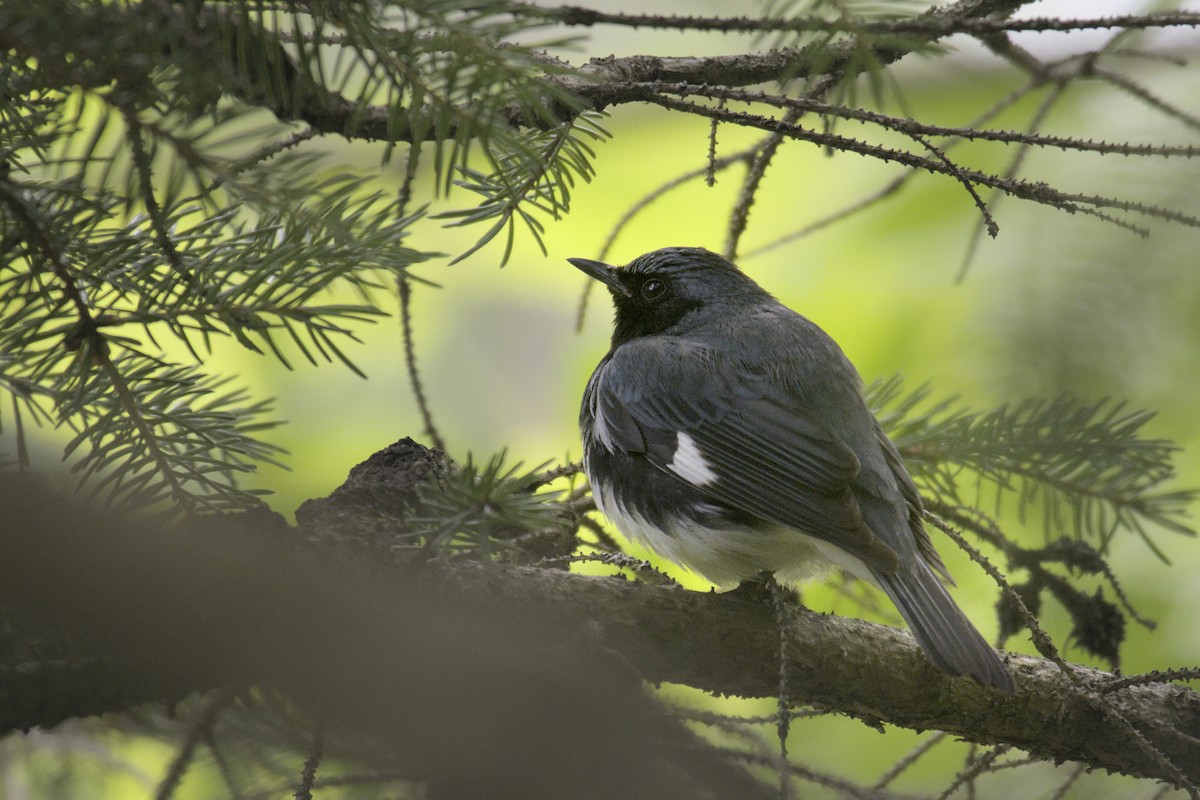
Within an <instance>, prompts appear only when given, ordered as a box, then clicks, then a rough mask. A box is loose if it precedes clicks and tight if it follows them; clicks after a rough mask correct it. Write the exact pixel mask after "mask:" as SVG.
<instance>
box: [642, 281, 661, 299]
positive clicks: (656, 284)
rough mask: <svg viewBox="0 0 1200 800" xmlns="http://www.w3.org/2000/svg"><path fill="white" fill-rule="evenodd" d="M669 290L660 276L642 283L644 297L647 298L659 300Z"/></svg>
mask: <svg viewBox="0 0 1200 800" xmlns="http://www.w3.org/2000/svg"><path fill="white" fill-rule="evenodd" d="M666 291H667V285H666V284H665V283H663V282H662V281H660V280H659V279H658V278H651V279H650V280H648V281H646V282H645V283H643V284H642V297H644V298H646V299H647V300H657V299H658V298H660V297H662V296H663V293H664V292H666Z"/></svg>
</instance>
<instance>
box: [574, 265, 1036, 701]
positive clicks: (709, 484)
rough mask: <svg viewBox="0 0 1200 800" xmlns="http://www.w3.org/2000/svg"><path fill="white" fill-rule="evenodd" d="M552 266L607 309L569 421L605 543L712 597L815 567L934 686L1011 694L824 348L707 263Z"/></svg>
mask: <svg viewBox="0 0 1200 800" xmlns="http://www.w3.org/2000/svg"><path fill="white" fill-rule="evenodd" d="M569 261H570V262H571V263H572V264H574V265H575V266H576V267H578V268H579V269H581V270H583V272H585V273H586V274H587V275H589V276H591V277H592V278H595V279H596V280H598V281H600V282H601V283H603V284H604V285H605V286H607V287H608V289H609V291H610V293H611V294H612V298H613V304H614V306H615V308H616V316H615V324H614V329H613V337H612V348H611V349H610V350H609V351H608V354H607V355H606V356H605V357H604V359H603V360H602V361H601V362H600V365H599V366H598V367H597V368H596V371H595V373H594V374H593V375H592V377H591V380H590V381H588V384H587V389H586V390H585V392H584V396H583V407H582V409H581V411H580V417H579V421H580V428H581V431H582V434H583V463H584V469H585V471H586V472H587V475H588V479H589V480H590V481H591V484H592V494H593V496H594V497H595V500H596V505H597V506H598V507H599V508H600V510H601V511H603V512H604V514H605V515H606V516H608V518H609V519H610V520H611V521H612V522H613V523H614V524H615V525H616V526H617V528H618V529H620V530H621V532H622V533H624V534H625V535H626V536H628V537H630V538H631V539H633V540H636V541H638V542H641V543H642V544H645V545H646V546H648V547H649V548H650V549H651V550H654V551H655V552H657V553H658V554H659V555H661V556H663V557H665V558H667V559H669V560H671V561H673V562H675V563H677V564H680V565H682V566H684V567H687V568H688V569H690V570H692V571H694V572H696V573H698V574H699V575H701V576H703V577H704V578H706V579H708V580H709V581H711V582H712V583H714V584H716V585H717V586H718V587H722V588H729V587H732V586H735V585H736V584H738V583H739V582H740V581H743V580H747V579H750V578H754V577H755V576H756V575H758V574H759V573H760V572H762V571H767V572H771V573H774V574H775V575H776V577H777V578H778V579H779V580H780V581H782V582H783V583H791V582H794V581H796V580H799V579H801V578H804V577H808V576H809V575H811V574H813V573H814V572H816V571H819V570H820V568H821V562H822V561H823V562H825V563H832V564H833V565H834V566H837V567H841V568H843V569H845V570H847V571H848V572H850V573H851V574H853V575H855V576H857V577H859V578H862V579H864V580H867V581H869V582H870V583H872V584H874V585H875V586H878V587H879V588H880V589H882V590H883V591H884V592H885V593H886V594H887V596H888V597H890V598H891V600H892V602H893V603H895V604H896V607H897V608H898V609H899V611H900V614H901V616H903V617H904V620H905V621H906V622H907V623H908V626H909V628H910V629H911V630H912V632H913V634H914V635H915V636H916V639H917V642H918V643H920V645H921V647H922V649H923V650H924V651H925V653H926V654H927V655H928V656H929V658H930V660H931V661H932V662H933V663H934V664H935V665H936V666H937V667H938V668H940V669H941V670H942V671H944V672H946V673H949V674H951V675H968V676H970V677H972V678H974V679H976V680H978V681H980V682H981V683H984V684H986V685H988V686H993V687H996V688H997V689H1000V690H1001V691H1005V692H1012V691H1014V683H1013V679H1012V676H1011V674H1010V673H1009V671H1008V669H1007V668H1006V667H1005V666H1004V664H1003V663H1002V662H1001V660H1000V657H999V655H998V654H997V653H996V651H995V650H993V649H992V648H991V647H990V646H989V645H988V643H987V642H986V641H984V639H983V637H982V636H980V634H979V632H978V631H977V630H976V629H975V627H974V626H973V625H972V624H971V622H970V620H968V619H967V617H966V615H965V614H963V612H962V610H961V609H959V607H958V606H957V605H956V604H955V602H954V601H953V600H952V599H951V598H950V595H949V594H947V592H946V589H945V588H944V587H943V585H942V579H945V580H946V581H947V582H951V581H950V576H949V574H948V573H947V572H946V568H945V566H944V565H943V564H942V560H941V558H940V557H939V556H938V554H937V551H936V550H934V548H933V545H932V543H931V542H930V540H929V535H928V534H927V533H926V531H925V528H924V526H923V524H922V516H923V509H922V504H921V498H920V495H919V494H918V492H917V488H916V487H915V486H914V485H913V482H912V479H911V478H910V477H909V475H908V473H907V472H906V471H905V469H904V465H903V464H902V462H901V459H900V455H899V453H897V451H896V448H895V446H894V445H893V444H892V442H891V441H890V440H889V439H888V438H887V435H886V434H885V433H884V432H883V429H882V428H881V427H880V425H879V422H878V421H877V420H876V419H875V417H874V416H873V415H872V414H871V412H870V410H869V409H868V407H867V404H866V401H865V400H864V398H863V394H862V382H861V379H860V378H859V376H858V372H857V371H856V370H855V369H854V366H853V365H852V364H851V363H850V361H849V359H847V358H846V356H845V354H843V353H842V350H841V348H839V347H838V345H837V344H836V343H835V342H834V341H833V339H831V338H830V337H829V336H828V335H827V334H826V333H825V332H824V331H822V330H821V329H820V328H818V327H817V326H816V325H815V324H813V323H812V322H810V321H809V320H807V319H805V318H804V317H802V316H800V315H799V314H797V313H796V312H794V311H792V310H791V309H789V308H787V307H786V306H784V305H783V304H781V303H780V302H779V301H777V300H776V299H775V298H774V297H772V296H771V295H770V294H768V293H767V292H766V291H765V290H763V289H762V288H761V287H759V286H758V284H756V283H755V282H754V281H753V280H751V279H750V278H749V277H747V276H746V275H745V274H743V273H742V272H741V271H740V270H739V269H738V268H737V267H735V266H734V265H733V264H731V263H730V262H729V261H727V260H725V259H724V258H722V257H720V256H718V255H716V254H715V253H711V252H709V251H707V250H703V249H699V248H691V247H672V248H666V249H663V250H656V251H654V252H652V253H647V254H646V255H643V256H641V257H639V258H637V259H635V260H634V261H632V262H631V263H630V264H629V265H628V266H625V267H614V266H610V265H608V264H604V263H602V262H599V261H592V260H589V259H584V258H572V259H569Z"/></svg>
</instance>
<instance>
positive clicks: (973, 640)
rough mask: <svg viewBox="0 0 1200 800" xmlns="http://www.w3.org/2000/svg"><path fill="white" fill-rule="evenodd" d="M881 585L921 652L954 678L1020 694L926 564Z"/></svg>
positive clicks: (882, 578)
mask: <svg viewBox="0 0 1200 800" xmlns="http://www.w3.org/2000/svg"><path fill="white" fill-rule="evenodd" d="M875 578H876V580H878V581H879V585H880V586H881V587H882V588H883V590H884V591H885V592H886V593H887V595H888V597H890V598H891V599H892V602H893V603H895V604H896V608H898V609H899V610H900V615H901V616H902V617H904V621H905V622H907V623H908V627H909V628H910V629H911V630H912V632H913V635H914V636H916V637H917V642H918V643H919V644H920V645H921V649H923V650H924V651H925V653H926V654H927V655H928V656H929V659H930V660H931V661H932V662H933V663H934V665H935V666H937V668H938V669H940V670H941V671H942V672H946V673H948V674H950V675H969V676H970V677H972V678H974V679H975V680H977V681H979V682H980V683H982V684H985V685H987V686H994V687H995V688H997V689H999V690H1000V691H1002V692H1004V693H1006V694H1012V693H1013V692H1015V691H1016V684H1015V683H1014V682H1013V677H1012V674H1011V673H1009V671H1008V668H1007V667H1005V666H1004V663H1003V662H1002V661H1001V660H1000V656H999V654H997V653H996V651H995V650H994V649H992V647H991V645H989V644H988V643H987V642H986V641H985V640H984V638H983V637H982V636H980V634H979V631H977V630H976V629H975V626H974V625H972V624H971V621H970V620H969V619H967V615H966V614H964V613H963V612H962V609H960V608H959V607H958V605H957V604H956V603H955V602H954V600H953V599H951V597H950V595H949V593H947V592H946V588H945V587H944V586H942V583H941V581H940V580H938V578H937V576H936V575H934V574H933V570H931V569H930V568H929V566H928V565H926V564H925V563H924V562H923V561H919V560H918V561H917V562H916V563H914V564H913V565H912V566H911V567H907V568H906V567H901V568H900V569H899V570H897V571H896V572H894V573H891V574H886V575H885V574H881V573H876V575H875Z"/></svg>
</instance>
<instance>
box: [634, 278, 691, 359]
mask: <svg viewBox="0 0 1200 800" xmlns="http://www.w3.org/2000/svg"><path fill="white" fill-rule="evenodd" d="M619 280H620V282H621V285H622V287H623V288H624V289H626V291H627V292H628V294H623V293H620V292H613V293H612V295H613V305H614V306H616V312H617V313H616V323H615V327H614V329H613V342H612V343H613V347H616V346H618V345H620V344H624V343H625V342H628V341H632V340H633V339H637V338H638V337H641V336H653V335H654V334H658V333H663V332H664V331H666V330H667V329H669V328H670V327H671V326H672V325H674V324H675V323H677V322H679V320H681V319H683V317H684V315H685V314H687V313H688V312H689V311H692V310H693V309H696V308H699V307H700V306H701V305H702V303H701V301H700V300H698V299H696V298H689V297H686V296H684V295H683V293H682V292H681V291H680V286H679V282H678V280H677V278H676V277H675V276H672V275H665V274H657V273H653V272H651V273H644V272H643V273H637V272H627V273H625V274H622V275H621V276H620V279H619Z"/></svg>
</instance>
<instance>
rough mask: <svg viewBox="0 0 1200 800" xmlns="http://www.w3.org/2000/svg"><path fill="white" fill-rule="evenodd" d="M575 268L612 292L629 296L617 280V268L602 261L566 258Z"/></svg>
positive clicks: (627, 291)
mask: <svg viewBox="0 0 1200 800" xmlns="http://www.w3.org/2000/svg"><path fill="white" fill-rule="evenodd" d="M567 261H570V262H571V263H572V264H574V265H575V266H576V267H579V269H581V270H582V271H583V273H584V274H585V275H587V276H588V277H589V278H595V279H596V280H598V281H600V282H601V283H603V284H604V285H605V286H607V287H608V288H609V289H610V290H612V291H613V292H616V293H617V294H622V295H625V296H628V295H629V290H628V289H626V288H625V285H624V284H623V283H621V281H620V280H619V271H618V268H617V267H614V266H611V265H609V264H605V263H604V262H603V261H593V260H591V259H590V258H568V259H567Z"/></svg>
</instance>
